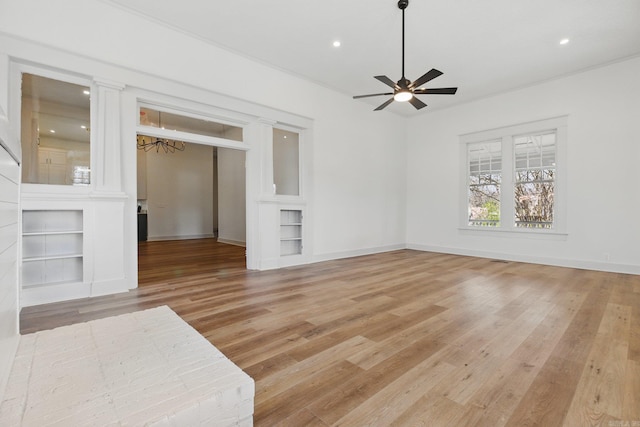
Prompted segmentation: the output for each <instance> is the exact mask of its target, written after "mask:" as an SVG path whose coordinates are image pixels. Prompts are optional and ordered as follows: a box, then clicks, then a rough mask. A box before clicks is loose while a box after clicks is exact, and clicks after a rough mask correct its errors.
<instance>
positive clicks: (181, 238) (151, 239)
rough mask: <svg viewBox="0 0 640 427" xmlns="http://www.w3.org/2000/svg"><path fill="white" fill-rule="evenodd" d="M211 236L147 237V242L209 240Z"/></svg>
mask: <svg viewBox="0 0 640 427" xmlns="http://www.w3.org/2000/svg"><path fill="white" fill-rule="evenodd" d="M213 237H215V236H214V235H213V234H193V235H188V236H149V237H148V238H147V241H148V242H161V241H165V240H191V239H211V238H213Z"/></svg>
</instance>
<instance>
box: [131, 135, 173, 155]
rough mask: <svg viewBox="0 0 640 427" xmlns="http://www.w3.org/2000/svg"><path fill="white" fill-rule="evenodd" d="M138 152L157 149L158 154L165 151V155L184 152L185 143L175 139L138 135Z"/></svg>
mask: <svg viewBox="0 0 640 427" xmlns="http://www.w3.org/2000/svg"><path fill="white" fill-rule="evenodd" d="M136 146H137V147H138V150H144V151H151V150H153V149H154V148H155V150H156V153H159V152H160V150H161V149H162V150H164V152H165V153H175V152H176V151H184V147H185V145H184V142H183V141H176V140H175V139H167V138H154V137H151V136H146V135H138V139H137V144H136Z"/></svg>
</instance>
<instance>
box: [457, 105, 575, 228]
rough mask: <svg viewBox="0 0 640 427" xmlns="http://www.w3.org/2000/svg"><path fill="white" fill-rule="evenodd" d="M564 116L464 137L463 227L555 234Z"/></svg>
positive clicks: (560, 209) (560, 210)
mask: <svg viewBox="0 0 640 427" xmlns="http://www.w3.org/2000/svg"><path fill="white" fill-rule="evenodd" d="M565 140H566V117H562V118H557V119H549V120H543V121H539V122H532V123H526V124H522V125H516V126H509V127H506V128H500V129H494V130H490V131H484V132H478V133H474V134H468V135H463V136H462V137H461V142H462V143H463V147H464V151H463V152H464V153H465V154H466V156H465V163H464V174H465V176H464V181H463V182H464V183H465V189H464V222H463V228H467V229H484V230H491V229H493V230H502V231H546V232H548V231H551V230H554V231H557V232H562V231H563V230H564V228H565V225H564V221H563V219H564V206H563V205H562V204H558V201H559V200H560V201H562V200H563V198H562V195H563V194H564V192H563V189H562V184H563V180H562V178H561V177H560V175H558V173H559V172H560V171H562V167H563V164H562V163H560V168H558V167H557V164H558V160H559V159H562V158H563V154H562V153H563V152H564V149H565V148H564V147H565V145H566V142H565Z"/></svg>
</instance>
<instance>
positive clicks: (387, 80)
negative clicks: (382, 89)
mask: <svg viewBox="0 0 640 427" xmlns="http://www.w3.org/2000/svg"><path fill="white" fill-rule="evenodd" d="M373 78H374V79H378V80H380V81H381V82H382V83H384V84H386V85H387V86H389V87H392V88H393V89H397V85H396V82H394V81H393V80H391V79H390V78H389V77H387V76H373Z"/></svg>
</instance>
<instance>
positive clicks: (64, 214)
mask: <svg viewBox="0 0 640 427" xmlns="http://www.w3.org/2000/svg"><path fill="white" fill-rule="evenodd" d="M82 217H83V212H82V210H23V211H22V287H23V289H27V288H30V287H40V286H49V285H55V284H60V283H71V282H82V278H83V276H82V274H83V229H82V224H83V222H82Z"/></svg>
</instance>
